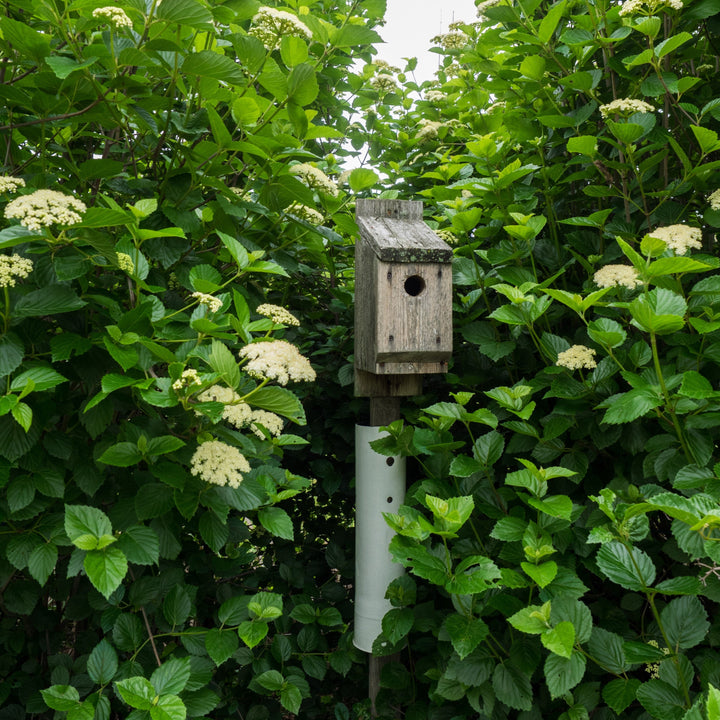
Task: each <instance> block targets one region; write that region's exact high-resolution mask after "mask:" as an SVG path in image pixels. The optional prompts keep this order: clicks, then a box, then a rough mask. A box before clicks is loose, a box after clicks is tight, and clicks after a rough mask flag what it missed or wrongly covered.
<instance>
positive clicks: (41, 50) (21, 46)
mask: <svg viewBox="0 0 720 720" xmlns="http://www.w3.org/2000/svg"><path fill="white" fill-rule="evenodd" d="M0 28H1V29H2V34H3V36H4V38H5V41H6V43H10V44H11V45H12V46H13V47H14V49H15V50H16V51H18V52H20V53H22V54H23V55H27V56H29V57H31V58H32V59H33V60H34V61H35V62H36V63H40V62H41V61H42V59H43V58H45V57H47V56H48V55H49V54H50V38H51V37H52V36H51V35H48V34H45V33H40V32H38V31H37V30H34V29H33V28H32V27H31V26H30V24H29V23H27V22H20V21H19V20H13V19H12V18H9V17H3V18H2V23H0Z"/></svg>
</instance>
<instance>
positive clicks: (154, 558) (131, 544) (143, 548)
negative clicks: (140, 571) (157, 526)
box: [117, 525, 160, 565]
mask: <svg viewBox="0 0 720 720" xmlns="http://www.w3.org/2000/svg"><path fill="white" fill-rule="evenodd" d="M117 547H118V548H120V550H122V551H123V553H125V556H126V557H127V559H128V562H131V563H135V564H136V565H155V564H156V563H157V562H158V560H159V557H160V541H159V539H158V536H157V533H156V532H155V531H154V530H152V529H151V528H148V527H144V526H143V525H131V526H130V527H129V528H127V529H126V530H123V531H122V532H121V533H120V534H119V535H118V538H117Z"/></svg>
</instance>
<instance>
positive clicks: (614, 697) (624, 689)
mask: <svg viewBox="0 0 720 720" xmlns="http://www.w3.org/2000/svg"><path fill="white" fill-rule="evenodd" d="M639 687H640V681H639V680H636V679H635V678H631V679H623V678H618V679H616V680H611V681H610V682H609V683H608V684H607V685H605V687H603V690H602V696H603V700H604V701H605V702H606V703H607V704H608V706H609V707H610V708H612V709H613V710H614V711H615V712H616V713H617V714H618V715H620V716H622V713H623V711H624V710H625V709H626V708H627V707H628V706H629V705H630V704H631V703H633V702H634V701H635V696H636V693H637V689H638V688H639Z"/></svg>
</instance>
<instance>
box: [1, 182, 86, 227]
mask: <svg viewBox="0 0 720 720" xmlns="http://www.w3.org/2000/svg"><path fill="white" fill-rule="evenodd" d="M86 210H87V206H86V205H85V203H84V202H82V201H81V200H78V199H77V198H74V197H72V196H70V195H65V194H64V193H61V192H58V191H57V190H36V191H35V192H33V193H30V194H29V195H21V196H20V197H17V198H15V199H14V200H11V201H10V202H9V203H8V204H7V206H6V207H5V217H6V218H8V219H9V220H10V219H13V218H17V219H18V220H20V223H21V224H22V225H24V226H25V227H26V228H27V229H28V230H40V229H41V228H43V227H50V226H51V225H54V224H56V223H57V224H58V225H74V224H75V223H79V222H81V221H82V215H81V214H80V213H84V212H85V211H86Z"/></svg>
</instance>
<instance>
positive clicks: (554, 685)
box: [544, 651, 586, 698]
mask: <svg viewBox="0 0 720 720" xmlns="http://www.w3.org/2000/svg"><path fill="white" fill-rule="evenodd" d="M585 665H586V661H585V657H584V656H583V655H581V654H580V653H579V652H577V651H576V652H573V654H572V655H571V657H569V658H564V657H560V656H559V655H548V657H547V659H546V660H545V666H544V671H545V682H546V683H547V686H548V690H549V691H550V696H551V697H552V698H557V697H560V696H562V695H564V694H565V693H566V692H568V691H569V690H572V689H573V688H574V687H575V686H576V685H577V684H578V683H579V682H580V681H581V680H582V679H583V675H585Z"/></svg>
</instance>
